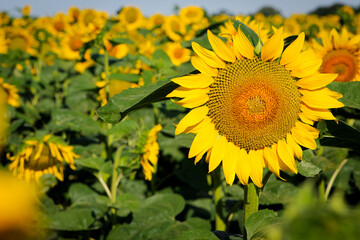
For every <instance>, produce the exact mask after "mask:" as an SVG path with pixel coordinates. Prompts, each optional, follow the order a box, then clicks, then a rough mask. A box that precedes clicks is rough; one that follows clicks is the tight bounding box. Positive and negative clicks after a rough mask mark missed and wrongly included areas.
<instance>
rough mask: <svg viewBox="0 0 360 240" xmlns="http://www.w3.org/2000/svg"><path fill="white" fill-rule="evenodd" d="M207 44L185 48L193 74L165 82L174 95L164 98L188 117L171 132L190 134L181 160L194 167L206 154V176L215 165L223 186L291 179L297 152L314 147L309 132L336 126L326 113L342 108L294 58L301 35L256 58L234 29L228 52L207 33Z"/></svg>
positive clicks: (321, 79)
mask: <svg viewBox="0 0 360 240" xmlns="http://www.w3.org/2000/svg"><path fill="white" fill-rule="evenodd" d="M275 30H276V29H275ZM208 39H209V42H210V44H211V46H212V48H213V50H214V51H210V50H208V49H205V48H203V47H202V46H200V45H199V44H197V43H195V42H193V43H192V47H193V50H194V51H195V53H196V54H197V55H196V56H193V57H192V58H191V62H192V65H193V66H194V67H195V68H196V69H197V70H199V72H200V73H199V74H193V75H188V76H184V77H180V78H175V79H172V81H173V82H175V83H177V84H179V85H180V87H178V88H177V89H175V90H174V91H173V92H171V93H170V94H168V97H177V98H182V99H181V100H179V101H177V102H176V103H177V104H179V105H181V106H183V107H186V108H191V109H192V110H191V111H190V112H189V113H188V114H187V115H186V116H185V117H184V118H183V119H182V120H181V121H180V122H179V123H178V125H177V127H176V131H175V134H180V133H183V132H185V133H189V132H192V133H195V134H196V136H195V138H194V140H193V143H192V145H191V148H190V151H189V156H188V157H189V158H192V157H195V163H197V162H198V161H200V159H201V158H202V157H203V156H204V154H205V153H207V156H206V159H205V160H206V161H208V162H209V172H211V171H213V170H214V169H215V168H217V167H218V165H219V164H220V162H221V161H222V167H223V171H224V175H225V179H226V182H227V183H228V184H230V185H231V184H232V183H233V182H234V179H235V175H237V176H238V178H239V180H240V182H241V183H242V184H244V185H247V184H248V180H249V177H250V178H251V180H252V181H253V182H254V183H255V184H256V185H257V186H258V187H262V185H263V184H262V176H263V168H265V167H266V166H268V168H269V170H270V171H272V172H273V173H274V174H276V175H277V176H278V177H280V175H279V171H280V170H283V171H288V172H292V173H297V168H296V165H295V159H294V156H295V157H296V158H297V159H301V158H302V149H301V147H300V145H302V146H304V147H307V148H310V149H316V147H317V146H316V142H315V139H316V138H317V137H318V134H319V131H318V130H317V129H316V128H314V127H312V126H311V125H310V124H311V123H312V122H313V121H316V120H319V119H334V120H335V117H334V116H333V115H332V114H331V112H330V111H329V110H328V108H339V107H342V106H343V104H342V103H341V102H339V101H338V100H337V98H339V97H341V94H339V93H337V92H333V91H330V90H329V89H327V88H326V87H325V85H327V84H328V83H330V82H332V81H333V80H334V79H335V78H336V74H319V73H318V72H317V70H318V68H319V67H320V65H321V59H318V58H316V57H315V54H314V52H313V51H312V50H310V49H309V50H307V51H304V52H302V51H301V50H302V47H303V44H304V39H305V35H304V33H301V34H299V36H298V37H297V39H296V40H295V41H293V42H292V43H291V44H290V45H289V46H288V47H287V48H286V49H285V50H284V39H283V29H282V28H280V29H279V30H276V31H275V34H274V35H273V36H272V37H271V38H269V40H268V41H267V42H266V43H265V44H264V45H263V47H262V48H261V51H260V49H257V50H255V48H254V47H253V45H252V44H251V43H250V41H249V40H248V38H247V37H246V36H245V34H244V33H243V32H242V31H241V30H240V28H239V29H238V31H237V34H236V35H235V36H234V37H233V40H232V44H226V43H224V42H223V41H222V40H221V39H220V38H218V37H217V36H215V35H214V34H213V33H212V32H211V31H209V30H208ZM255 52H256V53H255Z"/></svg>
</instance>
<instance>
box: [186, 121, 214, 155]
mask: <svg viewBox="0 0 360 240" xmlns="http://www.w3.org/2000/svg"><path fill="white" fill-rule="evenodd" d="M217 135H218V133H217V131H216V130H215V127H214V124H213V123H208V124H206V125H205V126H204V127H203V128H202V129H201V130H200V132H199V133H198V134H196V136H195V138H194V141H193V142H192V144H191V147H190V150H189V156H188V157H189V158H192V157H195V156H196V155H198V154H199V153H200V152H201V151H203V150H204V149H206V148H207V149H209V148H210V147H212V146H210V147H209V146H208V145H210V144H211V143H212V144H214V143H215V140H216V139H217Z"/></svg>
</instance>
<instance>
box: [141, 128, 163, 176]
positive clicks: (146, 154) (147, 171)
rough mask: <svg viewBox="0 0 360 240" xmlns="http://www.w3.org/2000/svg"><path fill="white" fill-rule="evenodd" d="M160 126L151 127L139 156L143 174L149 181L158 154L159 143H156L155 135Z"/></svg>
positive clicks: (153, 171)
mask: <svg viewBox="0 0 360 240" xmlns="http://www.w3.org/2000/svg"><path fill="white" fill-rule="evenodd" d="M161 129H162V126H161V125H160V124H157V125H156V126H155V127H153V128H152V129H151V130H150V131H149V133H148V135H147V140H146V144H145V146H144V148H143V154H142V156H141V160H140V163H141V166H142V168H143V173H144V175H145V179H146V180H148V181H151V179H152V174H153V173H155V172H156V171H155V168H156V165H157V162H158V155H159V144H158V143H157V135H158V133H159V132H160V131H161Z"/></svg>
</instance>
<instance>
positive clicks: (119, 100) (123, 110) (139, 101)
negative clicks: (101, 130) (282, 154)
mask: <svg viewBox="0 0 360 240" xmlns="http://www.w3.org/2000/svg"><path fill="white" fill-rule="evenodd" d="M177 87H178V85H177V84H175V83H173V82H171V81H170V80H167V81H160V82H157V83H156V84H154V85H150V86H143V87H140V88H130V89H127V90H124V91H122V92H121V93H119V94H116V95H115V96H114V97H112V98H110V99H109V102H108V103H107V104H106V105H105V106H103V107H101V108H99V109H98V110H97V114H98V115H99V117H100V118H101V119H103V120H104V121H105V122H110V123H116V122H118V121H120V120H121V119H123V118H124V117H125V116H126V114H128V113H129V112H131V111H133V110H135V109H138V108H141V107H144V106H146V105H148V104H150V103H153V102H157V101H161V100H164V99H165V97H166V95H168V94H169V93H170V92H171V91H173V90H174V89H175V88H177Z"/></svg>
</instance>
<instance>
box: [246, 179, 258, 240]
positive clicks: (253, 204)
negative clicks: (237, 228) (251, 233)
mask: <svg viewBox="0 0 360 240" xmlns="http://www.w3.org/2000/svg"><path fill="white" fill-rule="evenodd" d="M259 197H260V188H258V187H256V186H255V184H254V183H253V182H249V184H248V185H245V186H244V229H243V233H244V239H247V236H246V230H245V222H246V220H247V219H248V218H249V217H250V216H251V214H253V213H256V212H257V211H258V210H259Z"/></svg>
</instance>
